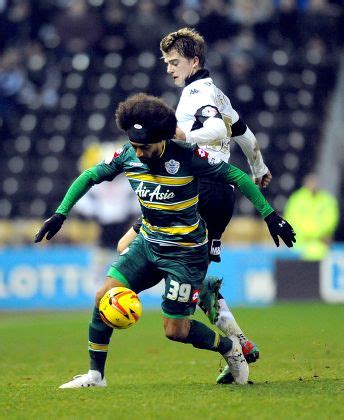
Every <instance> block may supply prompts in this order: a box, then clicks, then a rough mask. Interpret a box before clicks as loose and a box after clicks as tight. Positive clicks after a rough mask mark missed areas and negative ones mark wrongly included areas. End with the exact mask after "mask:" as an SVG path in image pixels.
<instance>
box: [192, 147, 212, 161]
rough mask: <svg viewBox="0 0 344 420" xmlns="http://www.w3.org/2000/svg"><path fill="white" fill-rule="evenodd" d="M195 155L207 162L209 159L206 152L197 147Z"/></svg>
mask: <svg viewBox="0 0 344 420" xmlns="http://www.w3.org/2000/svg"><path fill="white" fill-rule="evenodd" d="M195 155H196V156H197V157H199V158H200V159H202V160H207V159H208V157H209V153H208V152H206V151H205V150H204V149H201V148H200V147H197V149H196V150H195Z"/></svg>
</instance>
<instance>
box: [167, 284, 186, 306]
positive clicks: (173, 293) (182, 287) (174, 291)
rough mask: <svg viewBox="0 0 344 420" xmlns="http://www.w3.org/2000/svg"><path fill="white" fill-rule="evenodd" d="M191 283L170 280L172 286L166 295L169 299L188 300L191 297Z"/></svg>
mask: <svg viewBox="0 0 344 420" xmlns="http://www.w3.org/2000/svg"><path fill="white" fill-rule="evenodd" d="M190 293H191V284H187V283H178V282H177V281H175V280H171V281H170V288H169V290H168V293H167V295H166V297H167V299H171V300H177V301H178V302H188V300H189V299H190Z"/></svg>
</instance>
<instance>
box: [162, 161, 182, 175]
mask: <svg viewBox="0 0 344 420" xmlns="http://www.w3.org/2000/svg"><path fill="white" fill-rule="evenodd" d="M165 168H166V171H167V172H168V173H169V174H171V175H175V174H176V173H177V172H178V171H179V168H180V163H179V162H177V161H176V160H174V159H171V160H169V161H168V162H165Z"/></svg>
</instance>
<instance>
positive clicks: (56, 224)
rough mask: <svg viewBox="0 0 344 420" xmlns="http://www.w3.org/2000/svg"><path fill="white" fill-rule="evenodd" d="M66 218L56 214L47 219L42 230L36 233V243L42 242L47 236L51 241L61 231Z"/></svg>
mask: <svg viewBox="0 0 344 420" xmlns="http://www.w3.org/2000/svg"><path fill="white" fill-rule="evenodd" d="M65 220H66V216H64V215H63V214H60V213H55V214H53V215H52V216H51V217H49V219H47V220H46V221H45V222H44V224H43V226H42V227H41V228H40V230H39V231H38V232H37V233H36V236H35V242H41V240H42V239H43V238H44V236H45V235H47V239H48V241H49V239H51V238H52V237H53V236H55V235H56V233H57V232H58V231H59V230H60V229H61V227H62V225H63V222H64V221H65Z"/></svg>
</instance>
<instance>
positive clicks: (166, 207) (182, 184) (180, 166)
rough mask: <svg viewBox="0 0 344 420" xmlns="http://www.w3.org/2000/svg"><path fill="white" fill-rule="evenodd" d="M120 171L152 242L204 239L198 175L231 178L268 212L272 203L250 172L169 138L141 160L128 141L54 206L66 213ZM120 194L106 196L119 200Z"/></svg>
mask: <svg viewBox="0 0 344 420" xmlns="http://www.w3.org/2000/svg"><path fill="white" fill-rule="evenodd" d="M122 172H124V173H125V175H126V176H127V178H128V180H129V182H130V185H131V187H132V189H133V190H134V191H135V193H136V195H137V198H138V200H139V202H140V205H141V209H142V215H143V219H142V227H141V233H142V234H143V236H144V237H145V238H146V239H147V240H148V241H151V242H158V243H160V244H162V245H168V244H171V245H179V246H186V247H195V246H200V245H202V244H204V243H206V241H207V236H206V226H205V223H204V221H203V220H202V219H201V218H200V215H199V213H198V211H197V203H198V178H200V177H205V178H207V179H209V180H213V181H216V182H221V183H231V184H234V185H236V186H238V188H239V189H240V190H241V191H242V193H243V194H244V195H245V196H246V197H247V198H248V199H249V200H250V201H251V202H252V203H253V205H254V206H255V207H256V208H257V210H258V211H259V212H260V214H261V215H262V216H263V217H266V216H267V215H268V214H270V213H271V212H272V211H273V209H272V208H271V206H270V205H269V203H268V202H267V201H266V199H265V198H264V196H263V195H262V194H261V192H260V191H259V189H258V188H257V187H256V185H254V183H253V182H252V180H251V179H250V177H249V176H248V175H247V174H245V173H244V172H242V171H241V170H240V169H238V168H236V167H235V166H233V165H230V164H227V163H225V162H222V161H220V160H219V161H217V160H216V159H214V158H213V157H210V156H209V155H208V154H207V152H206V151H204V150H203V149H200V148H199V147H197V145H188V144H185V143H183V142H177V141H173V140H167V141H165V142H164V149H163V152H162V154H161V155H160V157H159V158H158V159H156V160H155V161H154V162H153V163H152V164H149V165H147V164H144V163H142V162H141V161H140V159H138V158H137V156H136V154H135V151H134V149H133V147H132V146H131V145H130V143H127V144H125V145H124V147H123V149H121V150H120V151H118V152H116V153H115V155H114V156H113V158H112V160H111V161H110V162H108V163H106V162H102V163H100V164H98V165H96V166H94V167H93V168H91V169H88V170H86V171H85V172H83V173H82V174H81V175H80V176H79V177H78V178H77V179H76V180H75V181H74V183H73V184H72V185H71V187H70V188H69V190H68V191H67V194H66V196H65V197H64V199H63V201H62V203H61V205H60V206H59V207H58V209H57V212H58V213H62V214H64V215H67V214H68V212H69V211H70V210H71V208H72V207H73V205H74V204H75V203H76V202H77V200H78V199H79V198H81V197H82V196H83V195H84V194H85V193H86V192H87V191H88V189H89V188H90V187H91V186H92V185H94V184H99V183H101V182H103V181H112V180H113V179H114V178H115V177H116V176H117V175H118V174H120V173H122ZM120 199H121V197H109V200H120Z"/></svg>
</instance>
